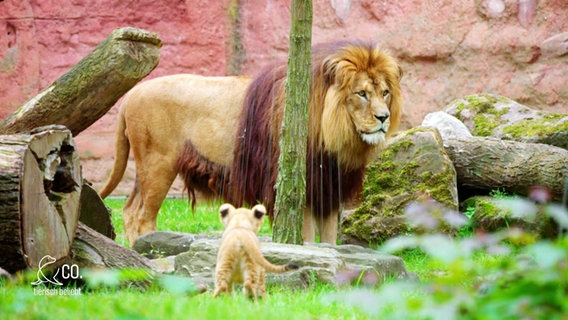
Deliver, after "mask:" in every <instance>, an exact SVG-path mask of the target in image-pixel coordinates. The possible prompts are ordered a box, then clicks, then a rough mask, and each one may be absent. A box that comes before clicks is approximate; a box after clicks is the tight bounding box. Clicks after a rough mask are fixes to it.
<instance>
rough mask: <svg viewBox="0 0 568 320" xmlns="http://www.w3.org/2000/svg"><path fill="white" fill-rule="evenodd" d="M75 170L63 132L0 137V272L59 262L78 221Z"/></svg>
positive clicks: (70, 144)
mask: <svg viewBox="0 0 568 320" xmlns="http://www.w3.org/2000/svg"><path fill="white" fill-rule="evenodd" d="M81 183H82V178H81V167H80V164H79V156H78V152H77V151H76V148H75V144H74V143H73V139H72V136H71V132H69V130H67V129H66V128H65V127H63V126H58V125H54V126H48V127H42V128H37V129H35V130H33V131H32V132H31V133H30V134H15V135H6V136H0V252H1V254H0V267H2V268H4V269H6V270H7V271H8V272H11V273H13V272H16V271H18V270H21V269H24V268H27V267H33V268H37V267H38V263H39V261H40V260H41V258H43V257H44V256H45V255H50V256H52V257H54V258H56V259H60V258H63V257H65V256H67V254H68V253H69V249H70V247H71V244H72V242H73V237H74V235H75V228H76V227H77V221H78V219H79V197H80V195H81Z"/></svg>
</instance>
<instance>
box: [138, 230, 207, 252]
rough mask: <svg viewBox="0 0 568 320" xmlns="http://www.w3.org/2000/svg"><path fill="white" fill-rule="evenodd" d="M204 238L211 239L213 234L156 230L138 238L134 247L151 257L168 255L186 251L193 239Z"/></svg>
mask: <svg viewBox="0 0 568 320" xmlns="http://www.w3.org/2000/svg"><path fill="white" fill-rule="evenodd" d="M203 238H205V239H211V238H213V236H209V235H199V234H190V233H183V232H173V231H154V232H150V233H147V234H145V235H143V236H141V237H139V238H138V239H136V242H135V243H134V245H133V246H132V249H134V251H136V252H138V253H140V254H142V255H144V256H146V257H149V258H160V257H167V256H172V255H177V254H180V253H183V252H186V251H187V250H189V247H190V245H191V243H192V242H193V241H195V240H197V239H203Z"/></svg>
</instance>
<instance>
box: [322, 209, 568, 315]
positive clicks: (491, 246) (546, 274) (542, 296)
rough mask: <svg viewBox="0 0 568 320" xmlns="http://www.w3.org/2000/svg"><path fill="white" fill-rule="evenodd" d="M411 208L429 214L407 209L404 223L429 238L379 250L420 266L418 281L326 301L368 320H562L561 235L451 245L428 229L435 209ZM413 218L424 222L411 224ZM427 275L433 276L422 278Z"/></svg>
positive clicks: (564, 268)
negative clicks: (408, 221) (353, 310)
mask: <svg viewBox="0 0 568 320" xmlns="http://www.w3.org/2000/svg"><path fill="white" fill-rule="evenodd" d="M507 201H512V202H508V203H507V204H508V205H513V206H514V207H515V210H520V211H522V213H521V214H531V212H532V214H536V211H534V210H532V207H531V204H533V202H530V201H526V200H524V199H520V198H512V199H511V198H508V199H507ZM416 208H422V209H424V208H426V209H427V208H435V207H434V206H432V205H426V206H423V205H414V206H412V207H410V210H407V217H408V218H411V219H412V221H414V222H415V223H416V221H420V222H424V223H425V225H423V226H422V227H423V228H425V229H428V230H430V231H431V232H430V233H425V234H420V235H410V236H401V237H397V238H394V239H391V240H389V241H387V242H386V243H385V244H384V245H383V246H382V247H381V248H380V249H379V250H381V251H383V252H387V253H396V252H403V256H405V257H408V258H410V259H420V262H421V263H422V264H423V265H425V267H424V268H422V269H421V270H420V272H421V273H420V276H421V277H422V279H421V280H410V281H409V280H396V281H391V282H388V283H386V284H384V285H383V286H381V287H380V288H379V289H378V290H374V289H372V288H360V287H358V288H355V289H352V290H348V291H347V292H340V293H331V294H329V295H328V296H327V297H326V298H327V299H328V301H330V302H341V303H345V304H347V305H351V306H357V307H359V308H361V309H362V310H363V311H364V312H365V313H366V314H367V315H369V316H371V317H377V318H385V319H386V318H393V319H394V318H396V319H565V315H566V314H568V299H566V296H567V295H568V236H566V235H561V236H560V237H559V238H558V239H556V240H539V241H536V240H534V239H536V238H535V237H534V236H533V235H532V234H529V233H527V232H525V231H523V230H520V229H517V228H505V229H503V230H500V231H497V232H494V233H481V232H480V233H472V234H471V235H470V236H467V237H460V238H451V237H449V236H447V235H445V234H441V233H437V232H435V231H434V228H432V226H433V225H435V224H434V223H433V222H432V221H434V220H435V217H436V216H438V215H439V209H435V210H416ZM546 211H547V212H549V215H550V216H551V217H552V218H553V219H554V220H555V221H556V223H557V224H558V225H559V227H561V228H565V229H566V228H568V212H567V210H566V209H565V208H563V207H561V206H558V205H554V204H549V205H547V206H546ZM417 215H424V216H423V217H418V219H417ZM526 238H530V239H533V241H529V242H527V241H525V240H524V239H526ZM526 243H529V244H528V245H526ZM433 269H438V270H439V272H438V273H436V274H433V273H429V274H428V273H424V270H429V271H432V270H433Z"/></svg>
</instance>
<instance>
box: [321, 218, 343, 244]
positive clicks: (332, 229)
mask: <svg viewBox="0 0 568 320" xmlns="http://www.w3.org/2000/svg"><path fill="white" fill-rule="evenodd" d="M338 217H339V215H338V211H337V210H332V211H331V213H330V214H329V216H328V217H327V218H323V219H317V223H318V231H319V234H320V241H321V242H325V243H330V244H336V243H337V232H338Z"/></svg>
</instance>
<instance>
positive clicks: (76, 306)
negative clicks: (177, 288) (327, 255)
mask: <svg viewBox="0 0 568 320" xmlns="http://www.w3.org/2000/svg"><path fill="white" fill-rule="evenodd" d="M329 291H330V289H328V288H327V287H325V286H319V287H316V288H313V289H310V290H306V291H293V292H292V291H290V290H287V289H282V288H271V289H270V290H269V296H268V297H267V298H266V299H264V300H261V301H258V302H252V301H249V300H248V299H247V298H246V297H244V296H243V295H242V294H235V295H233V296H223V297H220V298H217V299H213V297H212V296H211V293H205V294H201V295H196V296H185V295H178V294H172V293H169V292H166V291H164V290H157V289H155V290H149V291H146V292H140V291H137V290H134V289H128V290H126V289H123V290H98V291H95V292H87V293H83V294H82V295H81V296H52V297H46V296H35V295H34V293H33V290H32V289H31V288H28V287H17V288H11V287H0V318H2V319H4V318H13V319H366V318H367V317H366V315H365V314H364V313H362V312H361V311H359V310H358V309H357V308H353V307H348V306H345V305H342V304H338V303H334V304H330V303H327V302H326V299H325V296H326V295H327V293H328V292H329Z"/></svg>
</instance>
